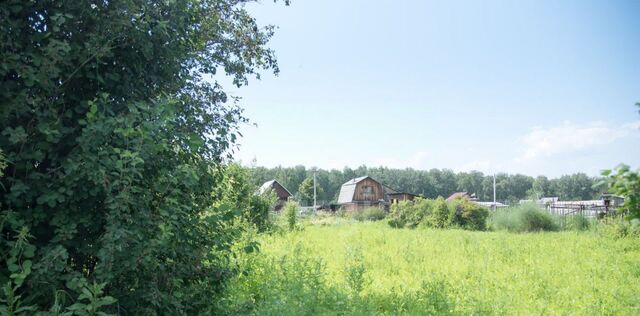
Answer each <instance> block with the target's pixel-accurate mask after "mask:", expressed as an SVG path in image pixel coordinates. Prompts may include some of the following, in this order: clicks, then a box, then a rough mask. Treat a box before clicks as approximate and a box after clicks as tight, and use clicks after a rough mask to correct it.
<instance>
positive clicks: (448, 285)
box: [222, 221, 640, 315]
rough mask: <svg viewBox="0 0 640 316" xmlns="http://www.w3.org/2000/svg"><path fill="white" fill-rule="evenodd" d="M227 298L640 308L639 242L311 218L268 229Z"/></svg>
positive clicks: (254, 309) (257, 307)
mask: <svg viewBox="0 0 640 316" xmlns="http://www.w3.org/2000/svg"><path fill="white" fill-rule="evenodd" d="M261 244H262V250H261V253H250V254H242V255H239V257H246V258H247V259H246V260H243V261H242V262H243V264H241V265H240V266H239V269H240V270H241V271H246V272H247V273H239V274H238V275H237V277H236V278H235V279H234V280H232V282H230V287H229V289H228V291H227V292H226V298H225V299H224V300H223V301H222V302H223V304H225V305H224V306H223V308H224V309H225V310H227V311H228V312H229V313H230V314H238V315H246V314H254V315H316V314H322V315H326V314H329V315H376V314H377V315H380V314H381V315H470V314H483V315H484V314H505V315H532V314H536V315H538V314H550V315H558V314H560V315H563V314H572V315H602V314H607V315H638V314H639V312H640V300H638V299H637V293H639V292H640V268H639V267H638V265H637V262H639V261H640V243H639V242H638V239H637V238H628V237H625V238H618V239H615V238H606V237H603V236H602V235H600V234H597V233H591V232H587V233H581V234H575V233H573V232H558V233H553V234H546V233H542V234H511V233H509V232H473V231H464V230H437V229H415V230H408V229H392V228H390V227H389V226H388V225H386V224H385V223H383V222H364V223H359V222H355V221H353V222H351V223H350V224H344V223H342V222H340V224H338V225H309V226H307V227H306V228H305V229H304V230H296V231H293V232H291V233H287V234H274V235H263V236H262V240H261Z"/></svg>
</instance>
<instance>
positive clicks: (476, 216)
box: [389, 197, 489, 230]
mask: <svg viewBox="0 0 640 316" xmlns="http://www.w3.org/2000/svg"><path fill="white" fill-rule="evenodd" d="M488 216H489V211H488V210H487V209H486V208H485V207H482V206H480V205H478V204H475V203H473V202H471V201H469V200H467V199H457V200H455V201H452V202H446V201H445V200H444V199H443V198H442V197H439V198H438V199H436V200H429V199H421V198H418V199H416V200H415V201H402V202H400V203H398V204H394V205H393V206H392V212H391V215H390V219H389V225H390V226H391V227H395V228H402V227H406V228H414V227H416V226H418V225H421V226H426V227H433V228H451V227H460V228H464V229H470V230H485V229H486V220H487V217H488Z"/></svg>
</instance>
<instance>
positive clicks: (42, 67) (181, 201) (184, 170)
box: [0, 0, 278, 315]
mask: <svg viewBox="0 0 640 316" xmlns="http://www.w3.org/2000/svg"><path fill="white" fill-rule="evenodd" d="M245 2H249V1H243V0H240V1H226V0H215V1H213V0H198V1H195V0H193V1H191V0H186V1H126V0H125V1H97V2H90V1H17V0H11V1H3V2H2V4H0V20H1V21H2V23H0V52H1V53H2V65H1V66H0V104H1V106H0V135H1V137H0V148H1V149H2V151H3V152H4V155H5V156H6V168H3V169H4V175H3V176H2V178H1V180H0V254H2V255H1V256H0V285H1V286H2V288H3V289H4V290H3V291H2V292H0V299H1V300H2V301H1V303H0V306H1V308H2V311H3V313H4V312H6V313H8V314H20V313H22V314H34V313H35V312H36V311H50V312H51V313H52V314H64V313H74V314H76V315H83V314H89V315H93V314H96V313H98V312H99V311H100V312H109V313H118V314H125V315H156V314H160V315H181V314H199V313H212V308H213V307H214V306H215V304H214V303H215V301H216V298H217V297H218V296H219V294H220V292H221V291H222V289H223V287H224V284H225V281H226V280H227V279H228V278H230V277H231V276H232V275H233V273H234V270H233V268H232V267H229V266H228V259H229V256H230V254H231V253H230V248H231V246H232V245H233V243H234V241H235V240H237V238H238V235H239V233H240V231H241V228H240V227H238V226H236V224H235V223H236V222H242V221H239V220H238V215H239V213H243V214H244V217H245V219H247V220H248V221H251V222H253V223H254V224H255V225H258V226H261V227H262V226H265V222H264V218H265V217H264V213H265V210H266V208H265V204H264V203H263V201H259V200H253V199H252V198H250V195H251V194H249V195H246V196H244V197H242V199H240V200H238V199H233V198H229V197H226V200H225V201H221V194H225V195H226V194H227V193H228V191H226V190H225V187H224V186H225V182H226V181H231V180H230V179H231V178H230V174H225V172H226V171H230V170H225V168H224V167H223V162H224V160H225V157H228V156H229V155H230V153H231V152H232V150H233V148H234V146H235V143H236V140H237V137H238V125H239V124H240V123H242V122H246V119H245V118H244V117H243V115H242V110H241V109H240V108H239V107H237V106H236V105H235V103H234V102H233V103H232V104H230V103H229V101H232V100H234V99H233V98H231V97H229V96H228V95H227V94H225V92H224V91H223V90H222V87H221V86H220V85H218V84H217V83H216V79H217V78H218V77H215V75H216V74H217V72H218V73H222V72H223V73H224V74H226V75H228V76H231V77H232V78H233V82H234V84H236V85H238V86H241V85H244V84H246V83H247V82H248V80H249V79H250V78H251V77H253V76H258V71H260V70H267V71H275V72H277V70H278V68H277V65H276V62H275V58H274V55H273V52H272V51H270V50H269V49H267V48H266V47H265V45H266V43H267V42H268V40H269V38H270V37H271V35H272V34H273V28H272V27H267V28H261V27H259V26H258V25H257V23H256V21H255V20H254V19H253V17H251V16H250V15H249V13H248V12H247V11H246V10H245V8H244V3H245ZM212 79H213V80H212ZM232 186H233V184H232ZM247 199H249V200H248V201H247ZM116 300H117V302H116ZM114 302H116V303H114Z"/></svg>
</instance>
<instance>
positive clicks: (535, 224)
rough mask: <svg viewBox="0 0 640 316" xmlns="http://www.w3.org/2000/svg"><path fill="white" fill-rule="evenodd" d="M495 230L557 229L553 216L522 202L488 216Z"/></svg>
mask: <svg viewBox="0 0 640 316" xmlns="http://www.w3.org/2000/svg"><path fill="white" fill-rule="evenodd" d="M490 226H491V227H492V228H493V229H495V230H507V231H511V232H520V233H521V232H536V231H557V230H558V229H559V227H558V225H557V224H556V222H555V220H554V218H553V216H552V215H551V214H549V213H547V212H546V211H545V210H543V209H541V208H539V207H538V206H537V205H535V204H522V205H517V206H513V207H509V208H505V209H501V210H497V211H496V212H495V213H493V214H492V216H491V218H490Z"/></svg>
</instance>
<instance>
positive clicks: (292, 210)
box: [282, 201, 300, 231]
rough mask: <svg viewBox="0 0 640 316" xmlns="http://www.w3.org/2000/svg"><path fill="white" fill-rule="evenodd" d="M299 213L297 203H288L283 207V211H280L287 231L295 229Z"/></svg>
mask: <svg viewBox="0 0 640 316" xmlns="http://www.w3.org/2000/svg"><path fill="white" fill-rule="evenodd" d="M299 212H300V207H299V206H298V203H297V202H294V201H289V202H287V203H286V204H285V205H284V209H283V211H282V217H283V219H284V224H285V227H286V228H287V229H288V230H289V231H293V230H295V229H296V224H297V222H298V213H299Z"/></svg>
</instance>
